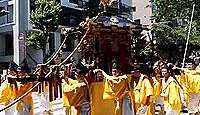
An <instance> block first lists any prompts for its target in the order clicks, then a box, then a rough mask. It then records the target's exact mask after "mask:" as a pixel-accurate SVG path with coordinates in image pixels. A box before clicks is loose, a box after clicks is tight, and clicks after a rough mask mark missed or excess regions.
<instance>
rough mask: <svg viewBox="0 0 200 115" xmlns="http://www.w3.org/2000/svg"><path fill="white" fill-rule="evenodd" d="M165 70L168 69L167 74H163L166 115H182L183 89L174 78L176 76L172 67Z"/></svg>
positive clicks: (162, 94)
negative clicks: (181, 91) (181, 92)
mask: <svg viewBox="0 0 200 115" xmlns="http://www.w3.org/2000/svg"><path fill="white" fill-rule="evenodd" d="M163 69H166V73H163V74H164V79H163V84H162V86H163V87H162V93H161V96H163V97H164V107H165V111H166V115H180V110H181V107H182V101H181V94H180V90H181V88H180V86H179V84H178V83H177V80H175V78H174V77H175V76H174V71H173V69H172V66H169V67H165V68H163ZM162 71H164V70H162Z"/></svg>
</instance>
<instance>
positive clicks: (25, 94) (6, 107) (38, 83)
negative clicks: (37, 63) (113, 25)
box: [0, 28, 90, 112]
mask: <svg viewBox="0 0 200 115" xmlns="http://www.w3.org/2000/svg"><path fill="white" fill-rule="evenodd" d="M89 30H90V29H89V28H88V29H87V31H86V33H85V35H84V36H83V38H82V39H81V41H80V42H79V44H78V45H77V46H76V48H75V49H74V51H73V52H72V53H71V54H70V55H69V56H68V57H67V58H66V59H65V60H64V61H63V62H66V61H67V60H68V59H69V58H70V57H71V56H72V55H73V54H74V53H75V52H76V51H77V49H78V48H79V47H80V45H81V43H82V42H83V40H84V38H85V37H86V35H87V33H88V32H89ZM63 62H62V63H60V64H59V65H58V66H61V65H63V64H64V63H63ZM37 70H38V69H37ZM51 73H52V71H50V72H49V73H48V74H47V75H45V78H47V77H48V76H49V75H50V74H51ZM40 83H41V82H37V83H36V84H35V85H34V86H33V87H32V88H31V89H29V90H28V91H27V92H26V93H24V94H23V95H22V96H20V97H18V98H17V99H15V100H14V101H13V102H12V103H10V104H8V105H6V106H5V107H4V108H2V109H0V112H1V111H4V110H6V109H8V108H9V107H11V106H13V105H14V104H15V103H17V102H18V101H20V100H21V99H23V98H24V97H25V96H27V95H28V94H29V93H30V92H32V91H33V90H34V89H35V88H36V87H37V86H39V85H40Z"/></svg>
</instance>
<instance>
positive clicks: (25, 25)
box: [0, 0, 132, 68]
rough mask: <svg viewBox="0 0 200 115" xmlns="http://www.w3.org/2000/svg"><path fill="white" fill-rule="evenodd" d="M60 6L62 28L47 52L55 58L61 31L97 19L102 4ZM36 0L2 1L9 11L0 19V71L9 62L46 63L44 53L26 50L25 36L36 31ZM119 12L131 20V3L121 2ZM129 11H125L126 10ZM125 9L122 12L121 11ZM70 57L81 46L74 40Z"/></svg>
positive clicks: (66, 0) (95, 0)
mask: <svg viewBox="0 0 200 115" xmlns="http://www.w3.org/2000/svg"><path fill="white" fill-rule="evenodd" d="M57 1H58V2H59V3H60V4H61V8H62V11H61V13H60V17H59V28H58V30H57V31H56V32H54V33H52V34H51V37H50V38H51V39H50V41H49V43H48V44H47V52H50V54H52V53H53V52H54V51H55V50H56V49H57V48H58V47H59V45H60V43H61V42H62V40H63V39H64V35H62V33H61V28H63V27H64V28H70V27H76V26H78V25H79V23H80V22H82V21H84V20H85V19H86V18H87V17H93V16H96V15H97V14H98V13H99V12H100V10H99V7H100V5H99V4H100V0H57ZM34 2H35V0H0V7H3V8H4V9H5V10H7V11H9V14H8V15H5V16H2V17H0V68H5V67H8V64H9V61H11V60H14V61H15V62H16V63H17V64H19V63H20V62H21V61H22V60H23V59H24V58H27V59H28V62H29V63H30V64H31V65H33V66H34V65H36V64H37V63H43V62H42V61H43V57H42V56H43V55H42V51H41V50H34V49H33V48H32V47H26V45H25V40H26V33H27V32H28V31H34V29H32V26H31V24H30V13H31V10H32V9H33V7H34ZM116 2H117V9H120V8H121V10H120V15H122V16H125V17H127V18H132V12H131V6H130V5H132V0H118V1H116ZM125 8H126V10H124V9H125ZM122 9H123V10H122ZM127 9H128V10H129V12H127ZM67 43H68V44H69V45H68V46H69V48H68V50H67V51H66V52H65V53H66V54H65V55H68V54H69V53H70V52H71V51H72V50H73V48H74V47H75V46H76V44H77V43H78V41H77V40H75V39H69V41H67Z"/></svg>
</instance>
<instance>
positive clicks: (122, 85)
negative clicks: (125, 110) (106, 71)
mask: <svg viewBox="0 0 200 115" xmlns="http://www.w3.org/2000/svg"><path fill="white" fill-rule="evenodd" d="M129 93H130V88H129V83H128V78H127V76H126V75H121V76H118V77H114V76H109V77H105V81H104V91H103V99H105V100H107V99H110V100H115V102H116V108H115V114H117V115H121V114H122V111H121V110H122V100H123V97H124V96H126V95H129Z"/></svg>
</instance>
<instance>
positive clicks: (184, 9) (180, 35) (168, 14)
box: [152, 0, 200, 46]
mask: <svg viewBox="0 0 200 115" xmlns="http://www.w3.org/2000/svg"><path fill="white" fill-rule="evenodd" d="M152 3H154V4H155V5H156V12H154V14H153V18H154V19H155V21H156V23H157V24H154V25H153V29H154V30H155V31H156V32H157V37H158V39H159V44H160V45H162V46H169V45H177V44H185V42H186V38H187V34H188V28H189V21H190V18H191V14H192V7H193V4H194V3H195V12H194V18H193V23H192V29H191V34H190V39H189V43H190V45H193V46H200V15H199V14H200V2H199V0H152ZM180 21H182V22H183V24H182V25H179V26H174V25H176V24H178V23H180ZM163 22H164V23H163ZM161 23H162V24H161ZM169 23H171V25H169Z"/></svg>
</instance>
